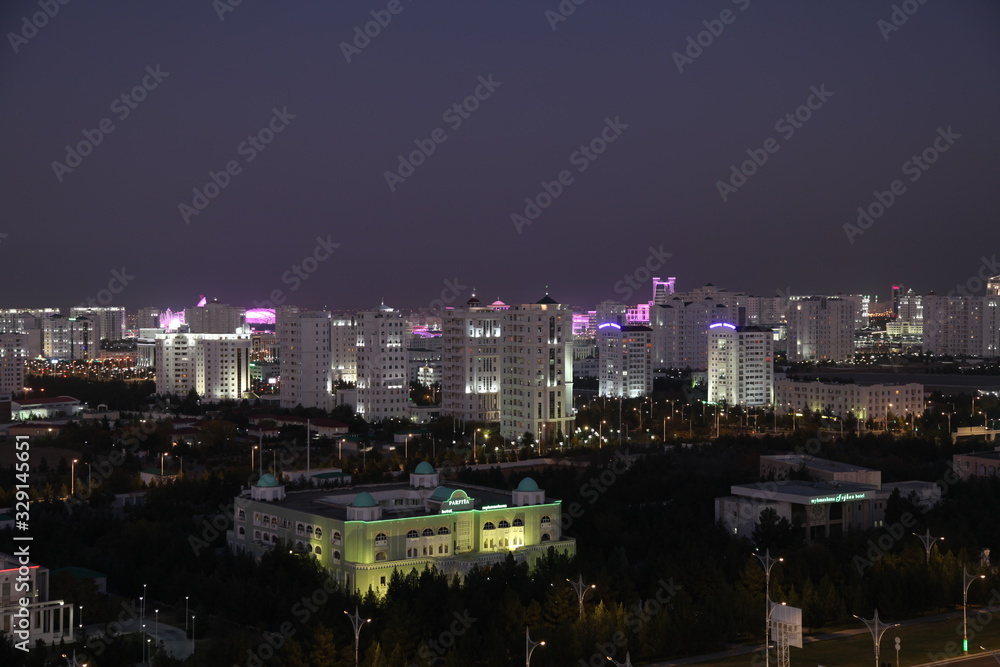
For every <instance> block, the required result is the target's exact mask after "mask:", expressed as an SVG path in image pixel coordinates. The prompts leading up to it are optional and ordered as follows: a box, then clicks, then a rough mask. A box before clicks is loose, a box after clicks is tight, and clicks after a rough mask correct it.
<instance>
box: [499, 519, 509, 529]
mask: <svg viewBox="0 0 1000 667" xmlns="http://www.w3.org/2000/svg"><path fill="white" fill-rule="evenodd" d="M497 527H498V528H510V522H509V521H507V519H503V520H502V521H501V522H500V523H498V524H497Z"/></svg>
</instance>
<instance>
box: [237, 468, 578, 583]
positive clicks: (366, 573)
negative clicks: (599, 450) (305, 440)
mask: <svg viewBox="0 0 1000 667" xmlns="http://www.w3.org/2000/svg"><path fill="white" fill-rule="evenodd" d="M561 512H562V509H561V501H559V500H553V499H546V497H545V491H544V490H542V489H539V488H538V485H537V484H536V483H535V481H534V480H532V479H531V478H530V477H529V478H525V479H524V480H522V481H521V483H520V485H519V486H518V488H517V489H515V490H513V491H504V490H501V489H493V488H488V487H482V486H475V485H469V484H460V485H451V486H442V485H441V482H440V475H439V474H438V473H437V471H435V470H434V468H433V467H432V466H431V465H430V464H429V463H427V462H424V463H421V464H420V465H418V466H417V467H416V469H414V471H413V472H412V473H410V483H409V484H387V485H373V486H368V487H365V488H364V489H360V488H355V489H348V490H336V491H330V490H323V491H301V492H291V493H287V494H286V493H285V487H284V486H283V485H281V483H280V482H278V480H277V479H275V478H274V476H273V475H270V474H265V475H263V476H262V477H261V478H260V480H259V481H258V482H257V484H255V485H254V486H252V487H251V488H250V489H249V491H248V492H247V491H245V492H244V493H243V494H241V495H240V496H239V497H237V498H236V502H235V512H234V525H233V529H232V530H230V531H229V532H228V534H227V538H228V542H229V545H230V548H231V549H232V550H233V551H234V552H238V553H248V554H252V555H254V556H260V554H262V553H263V552H264V551H265V550H266V549H270V548H273V547H274V546H275V545H276V544H278V543H279V542H284V543H285V544H290V545H293V548H294V549H296V550H298V551H300V552H302V553H309V554H312V555H313V556H314V557H315V558H316V559H317V560H318V561H319V562H320V563H321V564H322V565H323V567H324V568H326V570H327V571H328V572H329V573H330V575H331V577H333V579H334V581H336V582H337V583H338V584H340V585H341V586H343V587H344V588H347V589H354V590H357V591H359V592H360V593H365V592H367V591H368V589H369V588H371V589H372V590H374V591H375V592H376V593H378V594H382V593H384V592H385V590H386V587H387V585H388V582H389V580H390V579H391V577H392V573H393V571H394V570H400V571H402V572H404V573H406V572H409V571H410V570H412V569H418V570H422V569H424V568H425V567H428V566H433V567H436V568H437V569H438V571H440V572H444V573H445V574H449V575H450V574H454V573H457V574H461V575H463V576H464V575H465V574H466V573H467V572H468V571H469V570H470V569H471V568H473V567H475V566H480V567H483V566H490V565H494V564H497V563H500V562H502V561H503V560H504V559H505V558H506V557H507V554H513V556H514V558H515V559H517V560H519V561H526V562H528V564H529V566H531V565H534V563H535V561H537V560H538V559H539V558H541V557H542V556H543V555H544V554H545V552H546V551H547V550H548V549H549V548H550V547H552V548H554V549H555V550H556V551H558V552H561V553H568V554H571V555H572V554H575V553H576V541H575V540H573V539H564V538H563V536H562V534H561V526H562V522H561V520H560V519H561Z"/></svg>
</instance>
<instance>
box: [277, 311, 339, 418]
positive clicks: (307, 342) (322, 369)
mask: <svg viewBox="0 0 1000 667" xmlns="http://www.w3.org/2000/svg"><path fill="white" fill-rule="evenodd" d="M277 326H278V340H279V342H280V344H281V352H280V355H279V356H280V358H279V363H280V368H281V407H283V408H294V407H296V406H298V405H301V406H302V407H304V408H319V409H320V410H329V409H330V408H331V407H332V406H333V378H332V372H331V368H330V313H329V312H327V311H325V310H307V311H300V310H299V309H298V308H296V307H294V306H282V307H281V308H279V309H278V312H277Z"/></svg>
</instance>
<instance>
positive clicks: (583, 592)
mask: <svg viewBox="0 0 1000 667" xmlns="http://www.w3.org/2000/svg"><path fill="white" fill-rule="evenodd" d="M566 581H569V583H570V586H572V587H573V590H575V591H576V599H577V602H578V603H579V605H580V618H583V599H584V598H585V597H587V593H589V592H590V591H592V590H594V589H595V588H597V586H596V585H594V584H590V585H589V586H588V585H587V584H585V583H583V575H582V574H581V575H579V577H577V580H576V581H571V580H570V579H567V580H566Z"/></svg>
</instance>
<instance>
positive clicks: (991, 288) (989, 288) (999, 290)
mask: <svg viewBox="0 0 1000 667" xmlns="http://www.w3.org/2000/svg"><path fill="white" fill-rule="evenodd" d="M986 296H1000V276H993V277H992V278H990V279H989V280H987V281H986Z"/></svg>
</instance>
